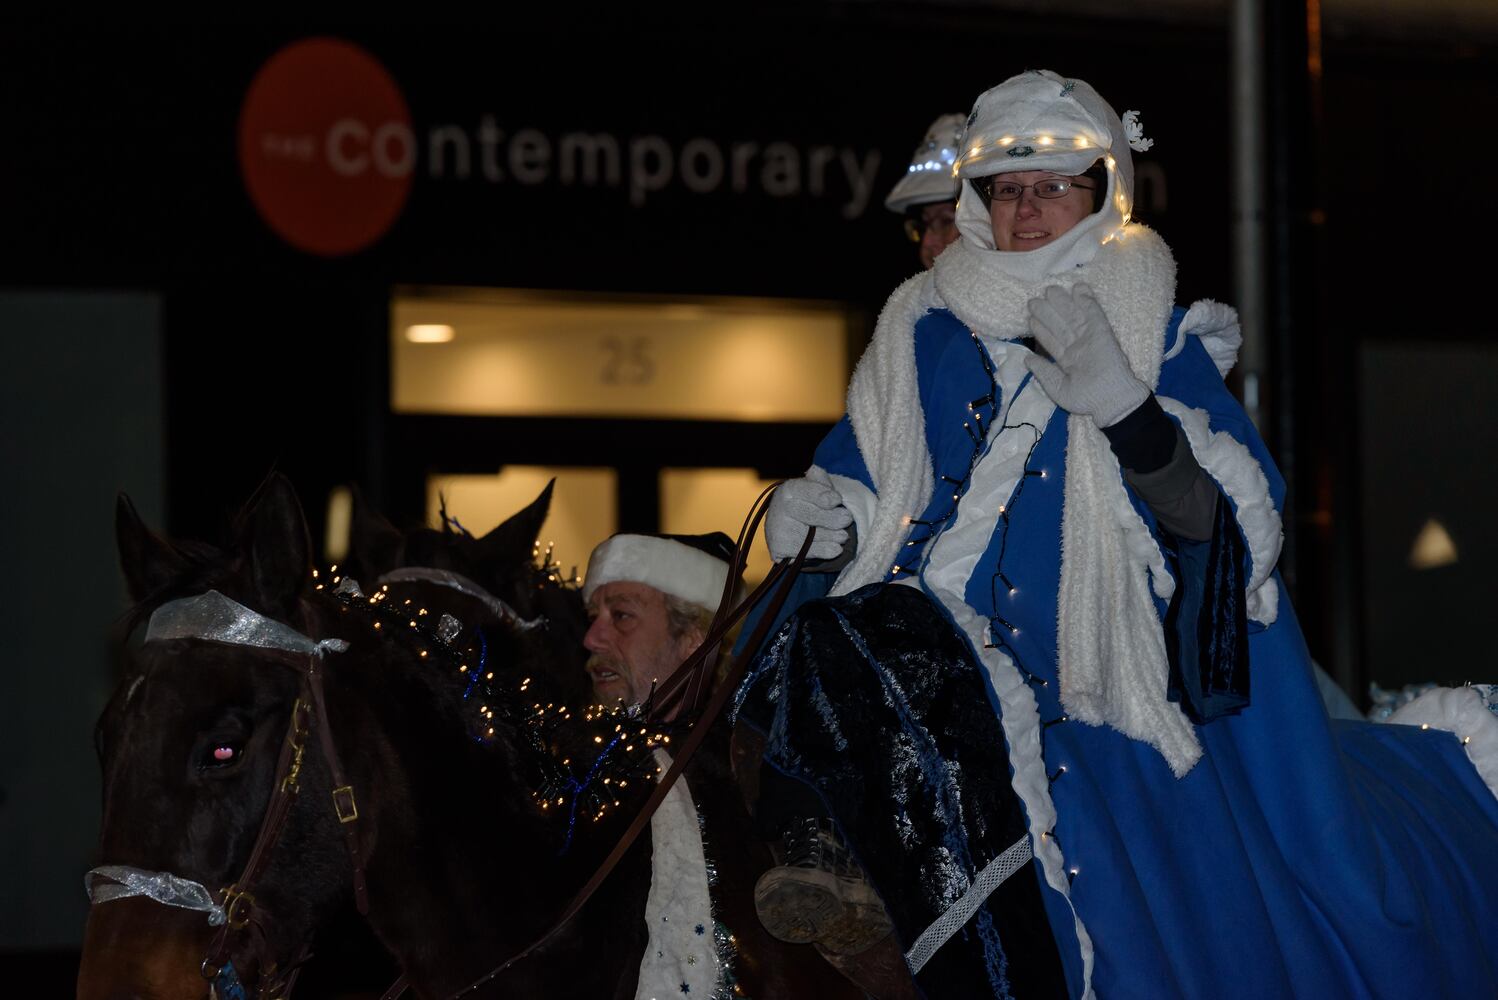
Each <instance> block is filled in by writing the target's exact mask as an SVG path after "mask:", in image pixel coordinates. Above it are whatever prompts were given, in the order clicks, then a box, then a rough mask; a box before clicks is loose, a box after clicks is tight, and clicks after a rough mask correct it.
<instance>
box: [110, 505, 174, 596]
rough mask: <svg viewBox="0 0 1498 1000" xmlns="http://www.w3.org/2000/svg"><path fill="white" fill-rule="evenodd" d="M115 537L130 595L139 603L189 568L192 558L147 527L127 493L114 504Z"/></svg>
mask: <svg viewBox="0 0 1498 1000" xmlns="http://www.w3.org/2000/svg"><path fill="white" fill-rule="evenodd" d="M114 537H115V544H116V545H117V546H118V547H119V550H120V569H121V570H123V571H124V574H125V585H126V586H127V587H128V588H129V590H130V599H131V600H132V601H135V602H136V603H137V604H139V603H140V602H142V601H144V600H146V599H147V598H149V597H151V596H152V595H153V594H156V593H158V592H160V591H161V590H164V589H165V588H166V587H167V586H169V585H170V584H171V583H172V581H174V580H176V579H177V578H178V577H180V576H181V575H182V574H183V573H184V572H186V570H187V568H188V565H189V563H188V559H187V557H186V556H184V555H183V554H182V553H181V552H179V551H177V549H176V548H174V547H173V546H172V545H171V543H170V542H166V541H164V540H162V539H161V538H159V537H157V535H156V534H155V533H154V532H153V531H151V529H150V528H148V527H146V522H145V521H142V520H141V517H140V515H139V514H138V513H136V511H135V504H133V503H131V502H130V498H129V497H128V496H126V495H125V494H124V493H121V494H120V495H119V499H118V500H116V501H115V505H114Z"/></svg>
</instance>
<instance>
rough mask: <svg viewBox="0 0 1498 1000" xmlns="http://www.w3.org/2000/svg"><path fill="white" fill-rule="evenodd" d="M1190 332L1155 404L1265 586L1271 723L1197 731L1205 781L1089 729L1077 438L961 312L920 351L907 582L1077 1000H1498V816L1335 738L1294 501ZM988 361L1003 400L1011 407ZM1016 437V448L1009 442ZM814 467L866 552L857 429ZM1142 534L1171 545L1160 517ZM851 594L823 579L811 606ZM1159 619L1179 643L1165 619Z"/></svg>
mask: <svg viewBox="0 0 1498 1000" xmlns="http://www.w3.org/2000/svg"><path fill="white" fill-rule="evenodd" d="M1183 315H1184V311H1183V310H1180V309H1177V310H1176V312H1175V313H1174V315H1173V316H1172V319H1171V323H1170V329H1169V330H1168V331H1167V332H1166V336H1165V340H1164V342H1165V344H1166V345H1167V354H1166V357H1167V360H1165V362H1164V364H1163V366H1162V367H1161V371H1160V379H1159V384H1158V386H1157V387H1156V394H1157V396H1158V397H1161V399H1162V403H1163V404H1165V408H1166V410H1167V412H1169V413H1170V414H1171V415H1172V416H1173V417H1175V418H1176V419H1177V420H1178V421H1179V422H1180V423H1181V425H1182V427H1183V430H1184V431H1185V432H1186V436H1187V438H1188V441H1189V442H1190V444H1191V446H1192V449H1193V452H1194V453H1195V454H1196V456H1197V458H1198V460H1199V461H1200V462H1201V464H1202V465H1203V466H1204V467H1205V468H1206V469H1207V471H1208V473H1209V474H1210V475H1211V476H1212V477H1213V479H1214V480H1215V481H1216V482H1217V483H1218V486H1219V488H1220V489H1221V492H1222V494H1223V495H1224V496H1225V497H1226V498H1227V501H1228V504H1227V506H1226V511H1227V513H1229V514H1231V515H1232V517H1233V519H1234V521H1235V524H1236V527H1237V528H1238V529H1239V530H1240V531H1241V533H1242V536H1243V539H1244V540H1245V541H1246V543H1247V550H1248V558H1247V560H1246V561H1247V562H1248V563H1250V564H1251V563H1253V562H1254V561H1255V560H1258V562H1259V564H1260V565H1259V566H1258V569H1259V570H1261V572H1258V573H1255V574H1254V576H1255V577H1256V578H1259V579H1261V580H1262V583H1261V584H1260V587H1259V589H1258V590H1257V592H1256V593H1255V594H1251V595H1250V596H1249V600H1248V616H1247V617H1248V633H1249V634H1248V637H1247V648H1248V663H1249V671H1250V675H1251V699H1250V703H1249V704H1248V705H1247V707H1244V708H1242V709H1241V711H1238V712H1237V714H1231V715H1226V716H1224V717H1221V718H1217V719H1215V720H1214V721H1211V722H1208V723H1206V724H1203V725H1198V726H1196V736H1197V739H1198V740H1199V741H1200V743H1201V746H1202V750H1203V755H1202V757H1201V759H1200V760H1199V762H1197V763H1196V764H1195V766H1194V767H1192V768H1191V769H1190V770H1189V771H1188V772H1187V773H1185V775H1184V776H1183V777H1180V778H1177V777H1175V776H1174V775H1173V774H1172V771H1171V769H1170V767H1168V766H1167V764H1166V762H1165V760H1164V759H1163V758H1162V757H1161V755H1160V753H1159V752H1157V751H1156V750H1155V749H1154V748H1152V747H1150V746H1149V745H1147V744H1145V743H1143V742H1140V741H1138V740H1134V739H1130V738H1128V737H1126V736H1124V735H1122V734H1121V733H1119V732H1118V731H1116V730H1115V729H1112V728H1110V727H1108V726H1096V725H1086V724H1083V723H1081V722H1077V721H1064V720H1065V715H1066V713H1065V711H1064V709H1063V706H1062V704H1061V701H1060V697H1059V692H1060V690H1061V683H1060V680H1061V679H1060V677H1059V676H1058V672H1057V652H1056V651H1057V646H1058V640H1057V594H1058V590H1059V587H1060V578H1061V549H1062V545H1061V537H1062V508H1063V485H1064V482H1065V474H1066V455H1067V443H1068V426H1067V419H1066V418H1067V414H1066V413H1065V412H1064V411H1060V410H1057V409H1056V408H1055V407H1054V406H1053V405H1052V404H1051V403H1050V401H1049V400H1048V399H1046V398H1045V396H1044V393H1043V392H1042V391H1041V389H1040V386H1039V385H1038V384H1037V383H1035V382H1034V380H1033V379H1031V378H1030V377H1029V374H1028V372H1027V370H1026V369H1025V368H1024V365H1023V359H1024V355H1025V353H1026V348H1025V347H1024V346H1022V345H1020V344H1017V343H1012V342H991V341H990V342H980V341H979V340H978V339H977V338H975V337H974V336H973V335H972V334H970V333H969V331H968V330H967V329H966V328H965V327H964V326H963V325H962V324H961V323H959V322H958V321H957V320H956V319H955V318H954V317H953V316H952V315H951V314H950V313H948V312H946V311H945V310H933V311H930V312H927V313H926V314H925V315H924V316H923V317H922V318H921V319H920V320H919V321H918V322H917V323H916V325H915V331H914V347H915V369H916V370H915V377H916V380H917V386H918V393H919V401H920V406H921V409H922V412H923V414H924V417H925V439H926V444H927V447H928V449H929V452H930V456H931V463H932V472H933V473H934V480H935V481H934V486H933V489H932V492H931V497H930V498H929V501H928V502H927V503H926V505H925V507H924V509H923V510H922V511H921V512H920V514H919V515H918V516H916V517H915V518H914V523H912V524H911V525H910V529H909V532H908V533H907V535H906V538H905V540H904V541H905V545H904V547H903V548H902V550H901V553H900V555H899V557H898V558H897V559H896V560H895V561H894V563H892V565H891V567H890V573H889V575H888V579H889V580H891V581H898V585H902V586H913V587H916V588H917V589H919V590H921V591H922V592H924V593H925V594H927V596H928V597H930V598H931V600H932V601H933V603H934V604H935V605H936V606H937V607H938V608H939V609H940V610H941V611H942V613H943V614H944V615H945V617H946V618H947V620H948V621H950V622H951V624H952V625H953V627H954V628H955V630H956V632H957V633H958V634H959V635H961V636H963V637H964V638H965V639H966V641H967V642H968V644H969V646H970V648H971V651H972V653H973V656H974V658H975V659H976V660H977V661H978V662H979V663H980V664H981V666H982V673H983V674H984V677H985V681H986V687H987V694H988V698H989V701H990V704H991V706H992V708H993V710H994V712H995V714H996V715H997V716H998V717H999V719H1000V721H1001V723H1002V727H1003V733H1004V738H1005V740H1006V741H1007V743H1008V752H1009V759H1010V763H1011V767H1012V772H1011V776H1012V780H1013V785H1014V787H1015V790H1016V791H1017V792H1018V794H1019V798H1020V800H1021V801H1022V802H1023V804H1024V808H1025V811H1026V814H1027V816H1028V821H1029V832H1030V835H1031V838H1032V841H1034V842H1035V844H1036V850H1037V854H1038V855H1040V856H1041V857H1040V860H1037V862H1035V864H1036V865H1037V867H1038V869H1039V873H1040V875H1041V879H1040V880H1041V883H1042V885H1044V886H1046V888H1045V890H1044V897H1045V899H1044V902H1045V908H1046V910H1047V912H1048V914H1049V917H1050V923H1051V929H1052V931H1053V933H1054V935H1055V938H1056V940H1057V943H1058V945H1059V947H1060V952H1061V956H1062V960H1063V963H1064V965H1065V967H1066V974H1067V980H1068V983H1069V984H1070V988H1071V992H1072V993H1073V995H1076V996H1082V995H1088V994H1095V995H1097V996H1100V997H1105V998H1109V1000H1112V998H1116V997H1141V998H1146V997H1147V998H1162V997H1214V998H1216V997H1244V998H1249V997H1252V998H1260V997H1282V996H1283V997H1305V998H1313V997H1314V998H1322V997H1364V996H1369V997H1391V998H1392V997H1409V996H1432V997H1437V996H1439V997H1446V996H1453V997H1454V996H1498V799H1495V797H1494V794H1493V792H1492V791H1490V790H1489V789H1488V787H1487V786H1486V785H1484V784H1483V782H1482V780H1481V779H1480V778H1479V776H1478V774H1477V772H1476V771H1475V770H1474V768H1473V766H1472V764H1471V762H1470V761H1469V760H1468V759H1467V757H1466V756H1465V754H1464V752H1463V750H1462V747H1461V744H1460V743H1459V742H1458V740H1457V739H1456V738H1455V737H1454V736H1453V735H1452V734H1450V733H1445V732H1438V731H1435V730H1431V731H1421V730H1419V729H1414V728H1411V727H1397V726H1396V727H1391V726H1380V725H1376V724H1372V723H1359V722H1335V723H1334V722H1332V721H1330V720H1328V718H1327V716H1326V713H1325V710H1324V709H1323V708H1322V703H1321V701H1320V698H1319V696H1318V694H1317V690H1316V686H1315V683H1314V680H1313V676H1312V667H1311V664H1310V660H1309V656H1308V654H1307V651H1306V649H1305V645H1304V641H1303V639H1302V636H1301V633H1300V630H1299V627H1298V624H1297V623H1296V620H1295V616H1294V612H1293V609H1292V608H1291V607H1290V605H1289V602H1288V601H1287V600H1278V597H1279V596H1280V594H1279V591H1280V586H1279V581H1278V577H1277V576H1269V575H1268V566H1272V562H1273V558H1274V554H1275V553H1276V552H1277V542H1278V537H1277V536H1278V523H1277V516H1272V515H1274V512H1275V511H1277V510H1278V509H1279V508H1280V507H1281V505H1282V501H1283V492H1284V487H1283V483H1282V481H1281V479H1280V477H1279V475H1278V473H1277V471H1276V470H1275V468H1274V465H1273V462H1272V461H1271V460H1270V458H1269V456H1268V454H1267V452H1266V450H1265V448H1264V446H1263V444H1262V442H1261V441H1260V440H1259V438H1258V436H1257V434H1256V432H1255V431H1254V429H1253V427H1252V425H1251V423H1250V422H1249V420H1248V419H1247V417H1246V415H1245V414H1244V413H1243V411H1242V409H1241V407H1240V406H1239V405H1238V403H1237V402H1236V400H1234V399H1233V397H1232V396H1231V395H1230V394H1229V393H1228V392H1227V390H1226V388H1225V386H1224V385H1223V381H1222V375H1221V371H1220V367H1219V365H1218V364H1215V363H1214V358H1213V357H1212V356H1211V354H1210V353H1209V350H1208V346H1207V345H1204V344H1203V342H1202V341H1201V340H1199V339H1198V338H1196V337H1194V336H1189V335H1184V334H1182V333H1181V326H1182V319H1183ZM980 351H986V352H987V354H986V355H984V354H980ZM985 356H986V357H988V358H990V359H991V365H992V369H993V375H994V383H996V384H997V387H998V392H997V394H996V396H997V398H995V399H990V400H987V401H986V402H984V397H985V396H987V395H989V391H990V380H989V375H988V372H987V371H986V370H985V366H984V364H983V363H982V360H981V359H982V358H983V357H985ZM975 401H976V405H975V406H973V408H972V409H970V408H969V407H970V404H974V403H975ZM1170 401H1175V403H1174V404H1172V403H1171V402H1170ZM975 411H977V412H978V413H979V414H983V415H985V419H984V420H983V421H982V422H975V417H974V412H975ZM994 420H997V421H999V422H1000V426H1001V427H1002V428H1004V429H1003V430H1001V431H1000V432H998V433H996V434H992V435H989V434H988V432H987V427H988V426H989V424H990V423H991V422H993V421H994ZM975 427H976V428H978V429H977V430H975ZM1214 433H1216V434H1225V435H1226V438H1214V437H1213V434H1214ZM1229 439H1230V440H1229ZM1240 446H1241V447H1240ZM975 448H981V449H982V450H983V455H982V457H981V459H980V461H978V463H977V464H976V466H975V467H973V470H972V475H971V476H969V468H970V465H971V464H972V458H973V455H974V450H975ZM815 464H816V466H817V467H819V468H820V469H821V470H824V471H825V472H826V473H827V474H828V475H829V476H830V477H831V481H832V482H833V484H834V485H836V486H837V487H838V489H839V491H840V492H841V493H842V494H843V496H844V499H845V502H846V503H847V505H848V507H849V509H850V510H852V511H853V513H854V516H855V521H857V522H858V523H859V527H860V529H863V528H864V526H865V524H866V523H867V522H868V520H869V518H870V516H871V512H872V510H873V505H874V503H875V500H876V493H875V490H874V484H873V481H872V479H871V477H870V476H869V473H868V470H867V468H866V466H865V462H864V458H863V456H862V454H861V452H860V451H859V448H858V442H857V440H856V437H855V435H854V433H853V429H852V425H851V424H850V422H849V421H848V420H847V419H846V418H845V419H844V420H843V421H842V422H840V423H839V424H838V425H837V426H836V427H835V428H834V429H833V431H832V432H831V433H830V434H829V435H828V436H827V438H826V439H825V440H824V441H823V443H822V445H821V446H820V447H819V448H818V450H817V454H816V459H815ZM1000 507H1002V508H1003V509H1002V511H1001V510H1000V509H999V508H1000ZM1135 509H1136V510H1137V512H1138V513H1139V516H1140V517H1141V518H1143V519H1144V521H1145V523H1146V524H1148V525H1149V526H1150V527H1151V529H1152V531H1154V532H1155V534H1156V535H1157V537H1159V536H1160V535H1161V534H1162V533H1160V532H1158V530H1156V529H1155V528H1154V522H1153V517H1152V515H1151V513H1150V512H1149V509H1148V507H1147V506H1145V505H1144V504H1143V503H1141V502H1138V501H1137V500H1136V501H1135ZM954 511H956V512H957V516H954V514H953V512H954ZM1271 534H1272V535H1273V536H1274V537H1273V538H1271V537H1270V536H1271ZM1161 542H1162V545H1166V546H1168V545H1169V540H1167V539H1164V538H1161ZM1265 559H1268V560H1269V563H1268V566H1265V565H1263V561H1264V560H1265ZM1171 571H1172V572H1173V573H1175V574H1177V575H1179V574H1180V573H1181V571H1180V569H1179V567H1178V566H1172V567H1171ZM1183 582H1187V581H1183V580H1182V579H1177V581H1176V583H1177V586H1178V587H1179V586H1181V585H1182V583H1183ZM830 585H831V578H830V576H822V577H820V578H819V577H817V576H815V575H809V576H805V577H803V582H802V584H801V593H800V595H798V596H799V597H800V598H802V599H809V598H812V597H815V596H817V594H818V592H825V591H826V590H827V589H828V587H829V586H830ZM1157 610H1158V611H1159V614H1160V617H1161V618H1162V619H1164V618H1165V616H1166V604H1165V602H1164V601H1163V600H1162V601H1159V602H1158V608H1157ZM1094 625H1095V627H1098V628H1103V629H1131V628H1159V627H1160V623H1159V621H1155V622H1098V623H1094ZM752 683H753V682H752V681H751V684H752ZM870 735H872V736H874V737H876V738H877V734H870ZM774 752H775V748H774V746H773V745H772V746H771V747H770V750H769V753H770V755H771V756H772V757H773V754H774ZM1058 859H1059V864H1060V869H1059V870H1058V867H1057V861H1058ZM905 944H906V945H907V946H908V945H909V944H910V942H909V941H906V942H905Z"/></svg>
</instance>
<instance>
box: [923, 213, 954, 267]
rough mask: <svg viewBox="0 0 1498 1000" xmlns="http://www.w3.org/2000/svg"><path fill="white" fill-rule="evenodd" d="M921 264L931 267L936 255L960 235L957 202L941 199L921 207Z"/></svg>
mask: <svg viewBox="0 0 1498 1000" xmlns="http://www.w3.org/2000/svg"><path fill="white" fill-rule="evenodd" d="M920 226H921V251H920V252H921V266H922V267H927V268H929V267H930V266H931V265H932V264H933V263H935V261H936V255H937V254H939V253H941V252H942V251H943V250H945V249H946V248H947V247H948V246H950V245H951V244H952V243H953V241H955V240H956V239H957V237H958V235H959V234H958V232H957V203H956V202H955V201H939V202H936V203H935V204H932V205H923V206H922V207H921V222H920Z"/></svg>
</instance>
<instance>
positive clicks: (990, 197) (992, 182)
mask: <svg viewBox="0 0 1498 1000" xmlns="http://www.w3.org/2000/svg"><path fill="white" fill-rule="evenodd" d="M1001 177H1003V174H989V175H988V176H987V177H974V178H973V179H972V182H971V183H972V185H973V190H974V191H977V192H978V196H979V197H980V198H982V199H983V200H984V201H985V202H989V201H1019V196H1020V195H1022V194H1024V192H1025V188H1029V189H1030V190H1032V191H1034V192H1035V197H1037V198H1064V197H1066V192H1068V191H1070V190H1071V189H1072V188H1074V187H1075V188H1080V189H1082V190H1083V191H1092V190H1095V189H1094V188H1093V186H1092V185H1091V184H1081V183H1078V182H1077V181H1074V180H1072V179H1071V178H1070V177H1043V178H1041V179H1040V180H1038V181H1036V182H1035V183H1034V184H1016V183H1015V182H1014V181H1006V180H1001V179H1000V178H1001Z"/></svg>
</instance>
